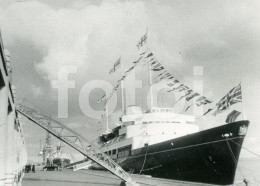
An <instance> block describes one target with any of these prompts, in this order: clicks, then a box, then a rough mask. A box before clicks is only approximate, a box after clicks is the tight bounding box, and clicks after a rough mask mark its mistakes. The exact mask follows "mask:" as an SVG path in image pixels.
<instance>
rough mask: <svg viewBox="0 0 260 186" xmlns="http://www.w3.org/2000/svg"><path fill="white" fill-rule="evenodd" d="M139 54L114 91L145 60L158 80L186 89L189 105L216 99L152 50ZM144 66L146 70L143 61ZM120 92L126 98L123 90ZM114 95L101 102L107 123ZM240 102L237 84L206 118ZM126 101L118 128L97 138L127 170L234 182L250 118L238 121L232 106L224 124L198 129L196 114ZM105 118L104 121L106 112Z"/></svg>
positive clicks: (139, 46)
mask: <svg viewBox="0 0 260 186" xmlns="http://www.w3.org/2000/svg"><path fill="white" fill-rule="evenodd" d="M146 40H147V33H146V34H145V35H144V36H143V37H142V38H141V40H140V41H139V42H138V45H137V46H138V49H140V48H141V47H142V46H143V45H144V44H146V43H147V41H146ZM140 56H141V57H140V58H139V59H138V60H135V61H134V62H133V67H130V69H129V70H128V71H126V73H125V74H123V76H122V78H121V79H120V80H119V81H118V82H119V83H118V84H117V85H116V86H115V88H114V89H113V91H112V94H113V93H114V92H115V91H116V90H117V88H118V87H119V86H120V83H121V85H122V83H123V81H124V79H125V78H126V76H127V75H128V74H129V73H131V70H132V69H134V68H136V67H137V65H138V64H139V63H140V64H141V63H142V64H148V68H149V71H150V72H154V73H157V74H156V76H155V77H156V78H157V79H158V78H159V81H162V80H163V81H165V80H167V81H166V85H167V86H168V87H167V88H168V89H169V90H170V91H175V90H181V91H183V93H184V94H183V96H182V97H180V98H179V100H181V99H185V101H186V103H189V101H190V100H193V104H195V106H197V107H199V106H202V105H203V106H205V105H210V104H212V101H210V100H209V99H207V98H206V97H205V96H203V95H200V94H199V93H197V92H195V91H193V90H191V89H190V88H189V87H187V86H185V84H183V83H181V82H180V81H179V80H177V79H176V78H175V76H173V75H171V73H170V72H169V71H167V70H166V69H165V67H164V66H163V65H162V64H161V63H160V62H158V60H156V58H155V57H154V56H155V55H154V54H153V53H152V52H151V50H150V49H149V50H147V49H146V51H145V52H142V53H140ZM119 64H120V61H119V60H118V61H117V62H116V63H115V64H114V66H113V69H112V70H111V71H110V72H115V71H116V70H117V68H118V66H119ZM140 66H141V67H142V68H143V66H144V65H140ZM151 77H152V76H151V74H150V82H152V81H151V80H154V78H151ZM159 81H157V82H159ZM151 85H152V83H151ZM150 90H152V89H150ZM121 91H122V94H121V95H122V96H123V95H124V94H123V89H122V90H121ZM170 91H168V92H170ZM181 91H179V92H181ZM112 94H110V95H104V96H103V97H101V98H100V99H99V100H97V101H98V102H99V103H102V102H104V105H106V108H105V109H104V110H105V112H106V113H105V116H106V117H105V118H106V119H107V120H106V121H107V126H108V114H107V104H108V102H109V99H110V98H111V95H112ZM151 95H152V94H151ZM151 101H152V99H151ZM176 102H178V100H177V101H176ZM240 102H242V93H241V85H240V84H239V85H238V86H236V87H234V88H233V89H231V90H230V91H229V92H228V94H227V95H225V96H224V97H223V98H222V99H221V100H220V101H219V102H217V103H216V105H215V106H214V107H213V108H210V107H209V110H208V111H207V112H205V113H204V114H203V116H204V115H206V114H209V113H210V112H211V113H210V114H212V112H214V113H213V115H215V116H216V115H217V114H218V113H220V112H224V111H226V109H227V108H230V107H231V106H232V105H234V104H236V103H240ZM123 104H124V102H123V99H122V109H123V114H122V116H121V117H120V118H119V122H120V124H116V127H115V128H113V129H112V130H110V131H109V130H108V128H107V131H106V132H105V133H103V134H102V135H100V136H99V137H98V138H97V139H96V141H95V142H96V143H97V145H98V147H99V148H100V149H101V150H102V151H103V152H105V154H107V155H108V156H110V157H111V158H112V159H113V160H115V161H116V162H117V163H118V164H119V165H120V166H121V167H122V168H123V169H124V170H125V171H127V172H129V173H133V174H144V175H150V176H152V177H157V178H165V179H174V180H181V181H190V182H198V183H207V184H217V185H232V184H233V183H234V178H235V173H236V169H237V163H238V160H239V155H240V150H241V147H242V145H243V141H244V138H245V136H246V133H247V129H248V126H249V121H248V120H244V119H241V120H240V121H236V119H237V116H238V115H239V114H240V112H238V111H235V110H234V111H233V112H232V113H230V114H229V115H228V118H227V120H226V121H225V122H224V121H223V123H222V124H221V123H220V124H221V125H220V124H214V123H209V124H210V125H211V126H216V127H212V128H208V129H205V130H200V127H199V125H198V124H197V122H196V117H195V116H192V115H188V114H185V113H175V110H174V109H173V108H172V107H155V106H153V104H151V105H152V107H151V109H149V110H146V111H144V108H143V107H141V106H138V105H129V106H125V105H123ZM190 106H191V104H188V105H187V108H186V109H184V110H185V111H187V110H188V109H189V107H190ZM101 118H102V119H103V121H105V119H104V117H103V116H102V117H101ZM209 122H210V121H209ZM114 124H115V123H114ZM110 125H111V124H110ZM114 126H115V125H114ZM93 168H97V166H96V167H95V166H93Z"/></svg>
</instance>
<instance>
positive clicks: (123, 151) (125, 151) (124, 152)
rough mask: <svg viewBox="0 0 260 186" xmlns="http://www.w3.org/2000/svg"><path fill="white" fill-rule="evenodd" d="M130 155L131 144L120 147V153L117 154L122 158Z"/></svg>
mask: <svg viewBox="0 0 260 186" xmlns="http://www.w3.org/2000/svg"><path fill="white" fill-rule="evenodd" d="M129 155H131V145H129V146H126V147H122V148H119V149H118V154H117V156H118V157H119V158H121V157H126V156H129Z"/></svg>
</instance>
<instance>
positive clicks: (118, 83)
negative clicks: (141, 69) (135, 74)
mask: <svg viewBox="0 0 260 186" xmlns="http://www.w3.org/2000/svg"><path fill="white" fill-rule="evenodd" d="M142 58H143V56H141V57H139V59H137V60H136V61H133V62H132V63H133V65H132V66H131V67H130V68H129V69H128V70H127V71H126V72H125V73H124V75H123V76H122V77H121V78H120V79H119V80H118V81H117V84H116V85H115V86H114V87H113V89H112V92H111V93H110V94H109V95H108V96H106V95H104V96H102V97H101V98H100V99H98V100H97V102H98V103H101V102H104V103H105V104H106V103H107V101H108V100H109V99H110V98H111V97H112V96H113V95H114V93H115V92H116V91H117V89H118V88H119V86H120V84H121V82H122V81H123V80H124V79H125V78H126V77H127V75H128V74H129V73H130V72H131V71H132V70H133V69H134V68H135V67H136V66H137V65H138V63H139V62H140V61H141V59H142ZM120 62H121V58H119V60H117V62H116V63H115V64H114V67H113V68H112V70H113V69H116V67H117V66H118V65H119V64H120ZM113 72H114V71H113ZM110 74H111V73H110Z"/></svg>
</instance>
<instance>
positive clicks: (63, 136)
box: [16, 99, 138, 185]
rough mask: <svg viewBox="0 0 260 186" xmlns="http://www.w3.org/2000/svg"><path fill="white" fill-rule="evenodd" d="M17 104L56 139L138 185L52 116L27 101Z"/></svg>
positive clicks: (27, 115)
mask: <svg viewBox="0 0 260 186" xmlns="http://www.w3.org/2000/svg"><path fill="white" fill-rule="evenodd" d="M16 102H17V103H16V109H17V111H18V112H19V113H21V114H22V115H23V116H25V117H26V118H28V119H29V120H31V121H32V122H34V123H35V124H37V125H39V126H40V127H42V128H43V129H45V130H47V131H48V132H49V133H51V134H52V135H54V136H55V137H56V138H58V139H60V140H61V141H63V142H64V143H66V144H68V145H69V146H71V147H72V148H73V149H75V150H77V151H78V152H80V153H81V154H83V155H84V156H86V157H88V158H89V159H91V160H92V161H94V162H96V163H97V164H99V165H100V166H102V167H103V168H105V169H106V170H108V171H109V172H111V173H112V174H114V175H116V176H117V177H119V178H120V179H122V180H123V181H125V182H127V183H128V184H129V185H138V184H136V183H135V182H133V181H132V178H131V177H130V175H129V174H128V173H127V172H125V171H124V170H123V169H122V168H121V167H120V166H119V165H118V164H117V163H116V162H115V161H113V160H112V159H111V158H110V157H109V156H108V155H106V154H105V153H103V152H102V151H101V150H100V149H99V148H97V147H96V146H95V145H94V144H93V143H91V142H90V141H89V140H87V139H86V138H85V137H83V136H82V135H80V134H78V133H77V132H75V131H73V130H72V129H70V128H69V127H67V126H66V125H64V124H62V123H60V122H59V121H57V120H55V119H53V117H52V116H51V114H45V113H44V112H43V111H42V110H41V109H40V108H39V107H37V106H36V105H33V104H31V103H29V102H28V101H27V100H26V99H17V100H16Z"/></svg>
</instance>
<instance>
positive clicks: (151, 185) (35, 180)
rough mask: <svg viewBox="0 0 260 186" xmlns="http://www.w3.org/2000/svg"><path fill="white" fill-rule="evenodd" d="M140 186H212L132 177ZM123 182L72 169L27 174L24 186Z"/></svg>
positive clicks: (116, 185)
mask: <svg viewBox="0 0 260 186" xmlns="http://www.w3.org/2000/svg"><path fill="white" fill-rule="evenodd" d="M131 176H132V178H133V179H134V180H135V181H136V182H137V183H139V184H140V186H192V185H193V186H210V184H202V183H191V182H184V181H176V180H167V179H160V178H152V177H150V176H145V175H131ZM120 183H121V180H120V179H119V178H117V177H116V176H114V175H112V174H111V173H109V172H107V171H97V170H80V171H76V172H73V171H72V170H70V169H66V170H62V171H42V170H38V171H36V173H26V174H25V177H24V179H23V181H22V186H35V185H37V186H71V185H73V186H83V185H84V186H85V185H87V186H104V185H105V186H119V185H120Z"/></svg>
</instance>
